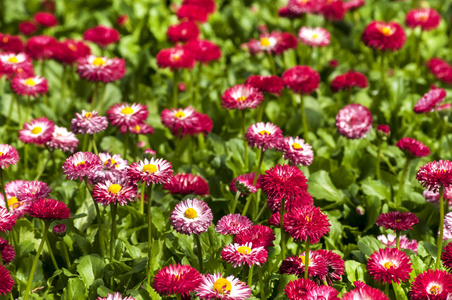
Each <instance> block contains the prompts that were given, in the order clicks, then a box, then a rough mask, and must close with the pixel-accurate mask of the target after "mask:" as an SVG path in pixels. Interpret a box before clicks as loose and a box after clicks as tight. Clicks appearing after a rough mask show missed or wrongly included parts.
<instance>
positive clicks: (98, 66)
mask: <svg viewBox="0 0 452 300" xmlns="http://www.w3.org/2000/svg"><path fill="white" fill-rule="evenodd" d="M125 65H126V64H125V61H124V59H122V58H116V57H115V58H107V57H96V56H94V55H88V56H85V57H83V58H80V59H79V60H78V64H77V74H78V75H79V76H80V78H83V79H86V80H88V81H102V82H104V83H108V82H112V81H116V80H119V79H121V78H123V77H124V75H125V73H126V67H125Z"/></svg>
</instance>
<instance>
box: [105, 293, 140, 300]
mask: <svg viewBox="0 0 452 300" xmlns="http://www.w3.org/2000/svg"><path fill="white" fill-rule="evenodd" d="M97 300H135V298H132V297H129V296H127V297H124V298H123V297H122V296H121V294H120V293H114V294H107V297H106V298H101V297H98V298H97Z"/></svg>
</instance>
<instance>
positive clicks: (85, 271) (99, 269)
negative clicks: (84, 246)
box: [77, 254, 105, 287]
mask: <svg viewBox="0 0 452 300" xmlns="http://www.w3.org/2000/svg"><path fill="white" fill-rule="evenodd" d="M104 267H105V263H104V260H103V259H102V258H101V257H99V256H98V255H93V254H91V255H88V256H84V257H83V258H82V259H81V260H80V261H79V264H78V265H77V272H78V273H79V274H80V276H81V277H82V280H83V282H84V283H85V285H86V286H87V287H89V286H91V285H92V284H93V283H94V281H95V280H96V279H97V278H102V277H103V270H104Z"/></svg>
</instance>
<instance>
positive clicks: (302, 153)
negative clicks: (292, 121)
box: [279, 136, 314, 166]
mask: <svg viewBox="0 0 452 300" xmlns="http://www.w3.org/2000/svg"><path fill="white" fill-rule="evenodd" d="M279 148H280V149H281V150H282V151H283V152H284V154H283V158H284V159H287V160H289V161H290V163H291V164H294V165H303V166H309V165H311V164H312V161H313V160H314V151H312V146H311V145H309V144H308V143H305V141H304V140H303V139H300V138H299V137H295V138H293V137H291V136H289V137H285V138H284V140H283V141H282V143H281V144H280V145H279Z"/></svg>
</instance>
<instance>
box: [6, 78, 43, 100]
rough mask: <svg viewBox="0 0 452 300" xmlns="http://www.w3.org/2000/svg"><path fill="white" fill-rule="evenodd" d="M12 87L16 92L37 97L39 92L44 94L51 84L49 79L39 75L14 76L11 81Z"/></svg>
mask: <svg viewBox="0 0 452 300" xmlns="http://www.w3.org/2000/svg"><path fill="white" fill-rule="evenodd" d="M11 88H12V89H13V90H14V92H15V93H16V94H19V95H22V96H32V97H36V95H37V94H40V95H44V94H45V93H47V91H48V89H49V86H48V84H47V79H45V78H44V77H41V76H39V75H38V76H34V77H14V78H13V80H12V81H11Z"/></svg>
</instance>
